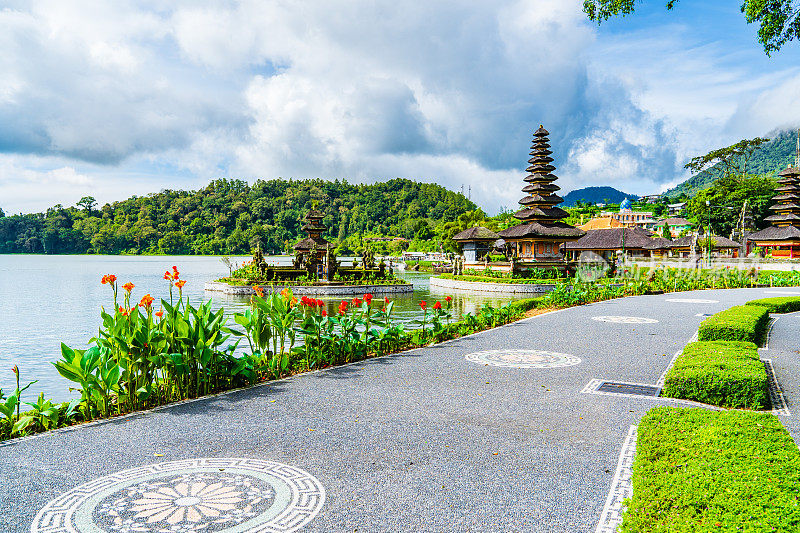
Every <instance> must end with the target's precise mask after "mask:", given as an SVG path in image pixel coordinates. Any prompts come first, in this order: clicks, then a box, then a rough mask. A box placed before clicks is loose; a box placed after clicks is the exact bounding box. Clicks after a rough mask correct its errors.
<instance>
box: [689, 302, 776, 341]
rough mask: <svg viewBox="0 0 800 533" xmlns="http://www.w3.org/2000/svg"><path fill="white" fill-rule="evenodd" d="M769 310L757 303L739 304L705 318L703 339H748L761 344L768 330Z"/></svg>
mask: <svg viewBox="0 0 800 533" xmlns="http://www.w3.org/2000/svg"><path fill="white" fill-rule="evenodd" d="M768 323H769V310H768V309H767V308H766V307H761V306H756V305H738V306H736V307H731V308H730V309H726V310H725V311H721V312H719V313H717V314H715V315H713V316H710V317H708V318H707V319H705V320H703V322H702V323H701V324H700V330H699V331H698V337H697V338H698V340H701V341H723V340H725V341H747V342H752V343H755V344H760V343H761V340H762V339H763V338H764V335H765V333H766V331H767V324H768Z"/></svg>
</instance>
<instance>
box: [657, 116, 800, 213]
mask: <svg viewBox="0 0 800 533" xmlns="http://www.w3.org/2000/svg"><path fill="white" fill-rule="evenodd" d="M770 139H771V140H770V141H769V142H767V143H764V144H762V145H761V146H759V147H758V149H757V150H756V151H755V153H753V157H752V158H751V159H750V162H749V163H748V165H747V172H748V173H749V174H774V173H775V172H777V171H779V170H781V169H783V168H786V165H787V164H790V163H791V164H794V156H795V150H796V147H797V130H786V131H781V132H778V133H776V134H774V135H771V136H770ZM717 165H719V163H718V164H717ZM717 165H715V166H714V167H711V169H709V170H704V171H703V172H701V173H699V174H697V175H695V176H692V177H691V178H689V179H688V180H686V181H684V182H683V183H681V184H680V185H678V186H676V187H674V188H672V189H670V190H668V191H667V192H665V193H664V194H663V196H665V197H670V198H674V197H676V196H680V195H681V194H686V195H688V196H694V194H695V193H696V192H697V191H699V190H702V189H707V188H708V187H710V186H711V184H712V183H713V182H714V179H715V177H716V172H715V171H714V170H716V166H717Z"/></svg>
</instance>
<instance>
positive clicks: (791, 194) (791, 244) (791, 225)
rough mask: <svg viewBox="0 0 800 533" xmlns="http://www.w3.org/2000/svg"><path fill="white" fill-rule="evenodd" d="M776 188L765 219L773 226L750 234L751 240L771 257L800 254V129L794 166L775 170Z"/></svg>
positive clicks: (797, 255) (790, 257) (786, 256)
mask: <svg viewBox="0 0 800 533" xmlns="http://www.w3.org/2000/svg"><path fill="white" fill-rule="evenodd" d="M775 191H776V192H777V193H778V194H777V196H775V197H773V198H772V200H773V201H774V202H775V204H774V205H773V206H771V207H770V210H772V211H774V214H772V215H770V216H768V217H766V218H765V219H764V221H766V222H769V223H770V224H772V226H771V227H769V228H766V229H763V230H761V231H759V232H756V233H754V234H752V235H750V240H751V241H753V242H755V244H756V246H760V247H762V248H764V250H765V251H769V252H771V253H772V256H773V257H784V258H789V259H794V258H800V132H798V139H797V151H796V153H795V161H794V166H793V167H792V166H790V167H789V168H786V169H784V170H782V171H780V172H778V187H777V188H776V189H775Z"/></svg>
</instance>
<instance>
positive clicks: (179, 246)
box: [0, 179, 476, 254]
mask: <svg viewBox="0 0 800 533" xmlns="http://www.w3.org/2000/svg"><path fill="white" fill-rule="evenodd" d="M92 200H93V199H92V198H89V199H83V200H82V201H81V202H79V203H80V204H81V206H80V207H63V206H61V205H56V206H54V207H52V208H50V209H48V210H47V212H46V213H36V214H26V215H14V216H3V215H2V211H0V253H48V254H69V253H104V254H120V253H164V254H248V253H250V251H251V249H252V248H253V247H254V246H256V245H257V244H260V245H261V247H262V249H263V250H264V251H265V252H268V253H277V252H280V251H286V250H287V249H288V248H289V247H290V246H291V245H292V244H293V243H294V242H295V241H296V240H297V239H298V237H299V236H301V235H303V236H304V235H305V233H304V232H303V231H302V230H301V226H302V225H303V222H302V219H303V217H304V216H305V213H306V211H308V210H309V209H310V208H311V206H312V202H314V201H317V202H318V205H319V207H318V208H319V209H320V210H322V211H323V212H325V213H326V216H325V219H324V221H323V222H324V223H325V224H326V225H327V227H328V228H329V231H328V234H327V235H326V237H327V238H328V239H329V240H332V241H337V240H338V241H340V242H343V241H345V239H346V238H348V237H349V239H348V240H349V242H353V239H354V238H356V237H355V236H358V237H357V238H359V239H360V237H361V236H364V235H375V236H384V235H385V236H396V237H403V238H406V239H409V240H412V239H414V238H415V237H416V238H422V239H425V238H430V237H431V236H432V235H433V234H434V229H435V228H437V227H439V226H442V225H443V224H444V223H445V222H451V221H453V220H455V219H456V218H457V217H458V216H459V215H462V214H464V213H466V212H468V211H473V210H475V209H476V206H475V204H473V203H472V202H471V201H469V200H467V199H466V198H465V197H464V196H463V195H462V194H458V193H455V192H452V191H449V190H447V189H445V188H443V187H441V186H439V185H434V184H430V183H417V182H413V181H410V180H405V179H393V180H389V181H386V182H382V183H375V184H369V185H353V184H350V183H347V182H344V181H339V180H336V181H324V180H319V179H317V180H304V181H294V180H283V179H277V180H270V181H262V180H258V181H256V182H255V183H254V184H253V185H249V184H248V183H247V182H245V181H241V180H227V179H220V180H216V181H213V182H211V183H210V184H209V185H208V186H207V187H205V188H204V189H201V190H198V191H172V190H163V191H161V192H159V193H153V194H149V195H147V196H142V197H137V196H133V197H131V198H128V199H127V200H123V201H120V202H114V203H112V204H106V205H104V206H102V208H100V209H97V208H96V206H94V205H92ZM359 242H360V241H359Z"/></svg>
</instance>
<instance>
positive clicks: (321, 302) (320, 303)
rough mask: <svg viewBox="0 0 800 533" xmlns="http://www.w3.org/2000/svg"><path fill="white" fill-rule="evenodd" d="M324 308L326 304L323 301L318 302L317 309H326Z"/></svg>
mask: <svg viewBox="0 0 800 533" xmlns="http://www.w3.org/2000/svg"><path fill="white" fill-rule="evenodd" d="M324 306H325V302H323V301H322V300H317V307H324Z"/></svg>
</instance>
